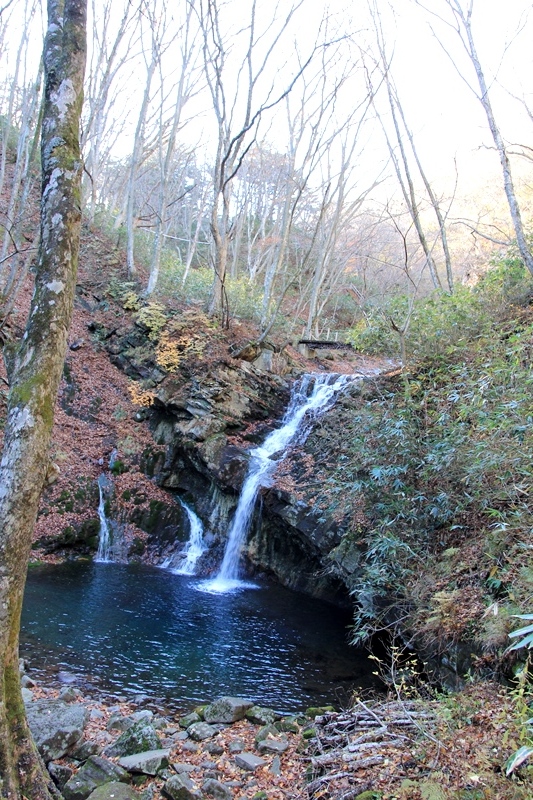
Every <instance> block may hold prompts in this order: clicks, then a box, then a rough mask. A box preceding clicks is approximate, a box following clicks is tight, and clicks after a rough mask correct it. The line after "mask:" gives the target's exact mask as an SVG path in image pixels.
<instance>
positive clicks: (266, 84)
mask: <svg viewBox="0 0 533 800" xmlns="http://www.w3.org/2000/svg"><path fill="white" fill-rule="evenodd" d="M302 6H303V2H302V0H298V2H296V3H293V4H291V5H290V6H289V7H288V10H287V12H286V13H285V14H284V16H283V17H282V18H281V19H279V18H278V16H277V12H278V10H279V6H275V7H274V11H273V13H272V15H271V17H270V20H269V21H268V22H267V24H266V25H265V27H264V29H259V28H258V21H257V16H258V3H257V0H251V3H250V4H249V7H247V20H246V23H245V24H244V25H243V26H242V27H241V28H240V30H239V34H238V37H237V39H238V41H237V40H235V41H234V42H233V45H234V47H239V48H240V51H241V52H242V57H240V58H239V59H238V61H234V60H232V59H230V53H231V45H230V42H229V38H230V37H229V35H228V33H227V32H226V30H225V29H224V27H223V26H224V25H225V24H227V20H226V19H224V18H223V10H224V6H223V4H222V3H221V2H220V0H201V1H200V23H201V27H202V35H203V55H204V70H205V75H206V80H207V83H208V87H209V90H210V93H211V101H212V107H213V111H214V115H215V121H216V127H217V144H216V155H215V163H214V169H213V203H212V212H211V232H212V236H213V242H214V259H213V268H214V285H213V296H212V301H211V309H210V310H211V313H217V314H221V316H222V318H223V319H225V320H227V315H228V308H227V302H226V287H225V284H226V271H227V262H228V246H229V240H230V237H231V234H232V231H231V207H230V204H231V194H232V182H233V179H234V178H235V176H236V175H237V173H238V171H239V169H240V167H241V165H242V163H243V161H244V159H245V158H246V156H247V154H248V152H249V151H250V149H251V148H252V147H253V145H254V144H255V141H256V138H257V133H258V127H259V124H260V123H261V121H262V119H263V118H264V117H265V115H267V113H268V112H270V111H271V110H272V109H273V108H275V107H277V106H278V105H279V104H280V103H281V102H282V101H283V100H284V99H285V98H286V97H287V96H288V95H289V94H290V92H291V91H292V89H293V87H294V86H295V84H296V83H297V81H298V79H299V78H300V77H301V75H302V74H303V73H304V71H305V69H306V68H307V66H308V65H309V63H310V62H311V60H312V57H313V54H314V52H315V51H316V45H315V46H313V47H312V49H311V53H310V55H309V56H308V57H307V58H305V59H304V60H303V61H299V62H297V65H296V68H295V70H293V73H292V75H290V76H289V77H287V78H286V79H285V78H283V75H284V74H285V73H286V72H287V70H284V69H283V67H285V66H286V65H285V64H284V63H283V62H281V63H280V61H279V59H280V54H281V52H282V48H283V44H284V39H283V34H284V32H285V31H286V30H287V29H288V26H289V23H290V22H291V21H292V19H293V17H294V16H295V15H296V13H297V12H298V11H299V10H300V9H301V8H302ZM241 8H242V7H241ZM276 59H277V61H276ZM280 75H281V78H280ZM269 76H272V77H269ZM283 80H285V83H284V85H283V84H282V81H283ZM280 84H281V85H280Z"/></svg>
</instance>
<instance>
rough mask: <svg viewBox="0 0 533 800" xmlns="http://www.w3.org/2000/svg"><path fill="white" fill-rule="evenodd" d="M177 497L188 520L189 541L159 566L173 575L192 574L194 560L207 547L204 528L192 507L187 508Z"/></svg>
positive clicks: (194, 567)
mask: <svg viewBox="0 0 533 800" xmlns="http://www.w3.org/2000/svg"><path fill="white" fill-rule="evenodd" d="M178 499H179V501H180V503H181V505H182V506H183V509H184V511H185V513H186V514H187V519H188V520H189V529H190V532H189V541H188V542H187V544H186V545H185V547H184V548H183V550H181V551H180V552H179V553H177V554H176V555H174V556H171V557H170V558H167V559H166V560H165V561H164V562H163V563H162V564H161V567H162V568H163V569H168V570H170V571H171V572H173V573H174V574H175V575H194V573H195V569H196V562H197V561H198V559H199V558H200V556H201V555H202V553H205V551H206V549H207V548H206V546H205V544H204V529H203V525H202V521H201V519H200V518H199V517H198V516H197V514H195V513H194V511H193V510H192V508H189V506H188V505H187V503H184V502H183V500H182V499H181V498H178Z"/></svg>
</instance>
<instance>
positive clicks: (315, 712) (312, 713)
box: [305, 706, 335, 719]
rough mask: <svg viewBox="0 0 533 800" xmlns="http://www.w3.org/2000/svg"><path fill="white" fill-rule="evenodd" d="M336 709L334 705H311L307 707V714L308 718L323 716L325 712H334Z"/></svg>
mask: <svg viewBox="0 0 533 800" xmlns="http://www.w3.org/2000/svg"><path fill="white" fill-rule="evenodd" d="M334 711H335V709H334V707H333V706H311V707H310V708H306V709H305V716H306V717H308V719H314V718H315V717H321V716H322V715H323V714H328V713H332V712H334Z"/></svg>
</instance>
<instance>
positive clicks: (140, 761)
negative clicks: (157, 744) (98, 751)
mask: <svg viewBox="0 0 533 800" xmlns="http://www.w3.org/2000/svg"><path fill="white" fill-rule="evenodd" d="M169 753H170V751H169V750H148V751H147V752H146V753H136V754H135V755H133V756H124V757H123V758H121V759H119V762H118V763H119V765H120V766H121V767H123V768H124V769H126V770H127V771H128V772H140V773H142V774H143V775H157V773H158V772H160V770H162V769H164V768H165V767H168V756H169Z"/></svg>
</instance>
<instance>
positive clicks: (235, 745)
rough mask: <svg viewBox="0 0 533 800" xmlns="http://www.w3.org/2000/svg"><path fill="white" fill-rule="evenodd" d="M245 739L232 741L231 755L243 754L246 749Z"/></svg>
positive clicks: (229, 747)
mask: <svg viewBox="0 0 533 800" xmlns="http://www.w3.org/2000/svg"><path fill="white" fill-rule="evenodd" d="M245 746H246V745H245V744H244V740H243V739H232V740H231V742H230V743H229V746H228V749H229V751H230V753H242V751H243V750H244V748H245Z"/></svg>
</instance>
